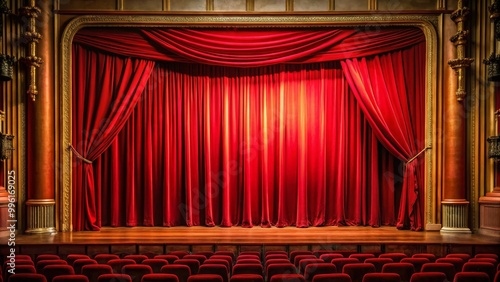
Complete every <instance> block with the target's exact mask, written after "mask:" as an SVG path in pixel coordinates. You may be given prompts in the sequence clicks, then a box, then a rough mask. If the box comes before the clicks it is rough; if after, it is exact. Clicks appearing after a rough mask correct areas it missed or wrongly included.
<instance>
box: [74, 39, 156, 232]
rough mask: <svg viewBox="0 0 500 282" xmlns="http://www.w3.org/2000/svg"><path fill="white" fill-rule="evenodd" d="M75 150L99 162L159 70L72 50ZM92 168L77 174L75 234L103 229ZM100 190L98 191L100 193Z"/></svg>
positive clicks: (138, 61) (135, 61)
mask: <svg viewBox="0 0 500 282" xmlns="http://www.w3.org/2000/svg"><path fill="white" fill-rule="evenodd" d="M73 54H74V55H73V94H74V95H73V130H72V132H73V145H74V147H75V148H76V150H77V151H78V152H80V153H81V155H83V157H84V158H86V159H87V160H90V161H93V160H95V159H97V158H98V157H99V156H100V155H101V154H102V153H103V152H104V151H105V150H106V149H107V148H108V146H109V145H110V144H111V142H112V141H113V140H114V139H115V136H116V135H117V134H118V132H120V130H121V128H122V127H123V125H124V124H125V122H126V121H127V119H128V117H129V115H130V113H131V112H132V110H133V108H134V106H135V104H136V103H137V101H138V100H139V98H140V97H141V96H140V94H141V92H142V90H143V88H144V86H145V84H146V82H147V81H148V79H149V75H150V74H151V71H152V70H153V67H154V65H155V63H154V62H152V61H144V60H141V59H122V58H120V57H116V56H109V55H104V54H100V53H95V52H93V51H88V50H86V49H85V48H82V47H81V46H78V45H74V47H73ZM93 172H94V170H93V169H92V165H91V164H88V163H85V162H79V163H78V164H77V165H76V166H75V167H74V171H73V173H74V174H73V187H76V188H77V189H73V214H74V215H75V216H74V222H73V224H74V228H75V230H81V229H83V228H85V229H90V230H97V229H99V227H100V226H101V223H100V221H99V219H100V216H99V211H98V210H97V208H96V207H97V206H96V202H97V201H98V200H99V197H100V190H99V188H100V187H95V182H96V181H99V180H98V179H94V174H93ZM96 188H97V189H96Z"/></svg>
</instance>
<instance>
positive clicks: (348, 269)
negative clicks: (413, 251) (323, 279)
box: [342, 263, 413, 282]
mask: <svg viewBox="0 0 500 282" xmlns="http://www.w3.org/2000/svg"><path fill="white" fill-rule="evenodd" d="M386 265H387V264H386ZM412 267H413V266H412ZM375 271H376V270H375V266H374V265H373V264H370V263H350V264H346V265H344V268H343V269H342V273H345V274H347V275H349V276H350V277H351V280H352V281H353V282H362V281H363V277H364V276H365V274H367V273H373V272H375Z"/></svg>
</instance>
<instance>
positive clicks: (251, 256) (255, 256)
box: [236, 255, 260, 261]
mask: <svg viewBox="0 0 500 282" xmlns="http://www.w3.org/2000/svg"><path fill="white" fill-rule="evenodd" d="M242 259H256V260H259V261H260V256H258V255H239V256H238V257H237V258H236V261H239V260H242Z"/></svg>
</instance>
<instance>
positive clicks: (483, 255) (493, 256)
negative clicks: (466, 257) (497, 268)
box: [474, 253, 498, 261]
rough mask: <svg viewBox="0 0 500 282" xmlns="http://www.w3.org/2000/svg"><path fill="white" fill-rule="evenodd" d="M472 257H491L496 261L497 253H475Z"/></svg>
mask: <svg viewBox="0 0 500 282" xmlns="http://www.w3.org/2000/svg"><path fill="white" fill-rule="evenodd" d="M474 258H493V259H495V260H497V261H498V255H497V254H493V253H483V254H476V255H475V256H474Z"/></svg>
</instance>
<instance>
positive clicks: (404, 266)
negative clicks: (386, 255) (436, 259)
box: [382, 262, 415, 281]
mask: <svg viewBox="0 0 500 282" xmlns="http://www.w3.org/2000/svg"><path fill="white" fill-rule="evenodd" d="M382 272H383V273H397V274H398V275H399V277H400V278H401V281H410V279H411V276H412V275H413V273H415V267H414V266H413V264H411V263H408V262H391V263H386V264H385V265H384V266H383V267H382Z"/></svg>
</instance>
